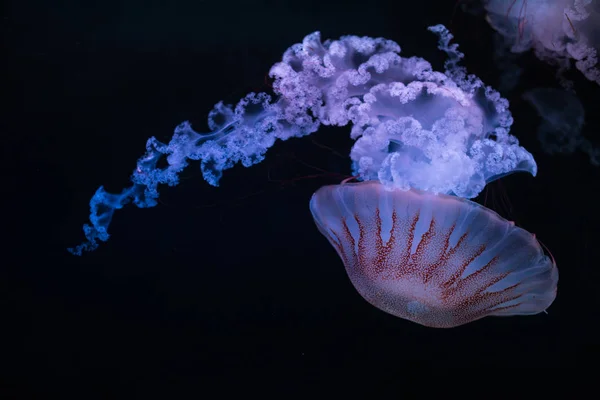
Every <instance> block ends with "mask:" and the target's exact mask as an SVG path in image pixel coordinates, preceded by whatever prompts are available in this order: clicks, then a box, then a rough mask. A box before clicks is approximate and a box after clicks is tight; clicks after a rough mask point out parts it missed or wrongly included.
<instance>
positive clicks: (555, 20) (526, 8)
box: [484, 0, 600, 87]
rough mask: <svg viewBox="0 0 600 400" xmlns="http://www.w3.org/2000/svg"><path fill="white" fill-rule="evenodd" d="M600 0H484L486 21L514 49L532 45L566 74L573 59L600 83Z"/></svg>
mask: <svg viewBox="0 0 600 400" xmlns="http://www.w3.org/2000/svg"><path fill="white" fill-rule="evenodd" d="M599 6H600V3H599V2H598V1H597V0H484V7H485V9H486V11H487V21H488V22H489V24H490V25H491V26H492V27H493V28H494V29H495V30H496V31H497V32H498V33H500V34H501V35H502V36H503V38H504V41H505V44H506V45H507V46H508V47H509V48H510V50H511V51H512V52H514V53H522V52H525V51H528V50H530V49H533V50H534V52H535V54H536V56H537V57H538V58H539V59H540V60H543V61H546V62H548V63H549V64H551V65H556V66H557V67H558V71H557V72H558V75H559V78H560V79H561V83H562V84H563V86H566V87H569V86H570V85H571V84H572V83H571V82H570V81H568V80H566V79H565V78H564V77H563V73H564V71H566V70H567V69H569V68H570V66H571V64H572V63H573V62H574V63H575V67H576V68H577V69H578V70H579V71H581V73H582V74H583V75H584V76H585V77H586V78H587V79H589V80H590V81H592V82H596V83H597V84H600V69H599V68H598V49H599V48H600V29H599V28H598V26H599V25H598V22H600V9H599V8H598V7H599Z"/></svg>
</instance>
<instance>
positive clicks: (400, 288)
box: [310, 181, 558, 328]
mask: <svg viewBox="0 0 600 400" xmlns="http://www.w3.org/2000/svg"><path fill="white" fill-rule="evenodd" d="M310 209H311V212H312V214H313V217H314V219H315V222H316V224H317V227H318V228H319V230H320V231H321V233H323V234H324V235H325V236H326V237H327V239H328V240H329V242H330V243H331V244H332V245H333V247H335V249H336V250H337V252H338V254H339V256H340V257H341V258H342V260H343V262H344V265H345V267H346V271H347V272H348V275H349V277H350V280H351V281H352V284H353V285H354V287H355V288H356V289H357V290H358V292H359V293H360V294H361V295H362V296H363V297H364V298H365V299H366V300H367V301H368V302H369V303H371V304H372V305H374V306H375V307H377V308H379V309H381V310H383V311H385V312H388V313H390V314H392V315H395V316H398V317H400V318H404V319H408V320H410V321H413V322H416V323H419V324H421V325H425V326H429V327H434V328H451V327H455V326H459V325H463V324H466V323H468V322H471V321H475V320H477V319H480V318H483V317H485V316H487V315H496V316H510V315H529V314H537V313H540V312H542V311H544V310H545V309H546V308H548V306H550V304H551V303H552V302H553V301H554V299H555V297H556V289H557V283H558V269H557V268H556V264H555V263H554V261H553V260H551V259H550V258H549V257H547V256H546V255H545V254H544V252H543V250H542V248H541V247H540V245H539V243H538V242H537V240H536V239H535V237H534V235H532V234H531V233H529V232H527V231H525V230H524V229H521V228H518V227H516V226H515V225H514V224H513V223H512V222H509V221H507V220H505V219H503V218H502V217H500V216H499V215H498V214H496V213H495V212H493V211H491V210H489V209H487V208H485V207H483V206H481V205H479V204H477V203H474V202H472V201H469V200H466V199H463V198H460V197H455V196H450V195H445V194H433V193H431V192H426V191H420V190H416V189H410V190H400V189H394V190H388V189H386V188H385V187H384V186H383V185H382V184H381V183H380V182H378V181H365V182H361V183H348V184H341V185H331V186H324V187H322V188H320V189H319V190H317V192H316V193H315V194H314V195H313V197H312V199H311V201H310Z"/></svg>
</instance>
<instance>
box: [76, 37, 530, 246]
mask: <svg viewBox="0 0 600 400" xmlns="http://www.w3.org/2000/svg"><path fill="white" fill-rule="evenodd" d="M430 30H431V31H432V32H434V33H435V34H437V35H438V36H439V39H440V40H439V48H440V49H441V50H443V51H444V52H446V53H447V55H448V58H449V59H448V62H447V63H446V71H444V72H437V71H434V70H433V69H432V67H431V64H429V63H428V62H427V61H426V60H424V59H422V58H419V57H409V58H405V57H402V56H400V46H399V45H398V44H397V43H395V42H393V41H391V40H387V39H383V38H369V37H358V36H343V37H341V38H340V39H339V40H333V41H332V40H326V41H324V42H322V41H321V38H320V34H319V32H315V33H312V34H310V35H308V36H306V37H305V38H304V40H303V41H302V43H298V44H295V45H293V46H291V47H290V48H289V49H288V50H286V51H285V53H284V54H283V57H282V61H281V62H279V63H277V64H275V65H274V66H273V67H272V68H271V70H270V75H271V76H272V77H273V78H274V84H273V88H274V92H275V97H274V98H271V96H269V95H267V94H265V93H258V94H256V93H251V94H249V95H247V96H246V97H245V98H243V99H242V100H240V102H239V103H238V104H237V105H236V106H235V107H232V106H229V105H224V104H223V103H217V105H215V107H214V109H213V110H212V111H211V112H210V113H209V116H208V117H209V118H208V125H209V128H210V132H208V133H199V132H196V131H195V130H194V129H192V127H191V125H190V124H189V123H187V122H184V123H182V124H181V125H179V126H178V127H177V128H176V129H175V132H174V134H173V137H172V139H171V140H170V141H169V143H162V142H160V141H159V140H157V139H155V138H150V139H149V140H148V141H147V143H146V154H145V155H144V156H142V157H141V158H140V159H139V160H138V162H137V166H136V168H135V169H134V172H133V174H132V176H131V181H132V185H131V186H130V187H128V188H125V189H124V190H122V191H121V193H117V194H112V193H108V192H106V191H105V190H104V189H103V188H102V187H100V188H99V189H98V190H97V191H96V193H95V194H94V196H93V197H92V199H91V200H90V224H87V225H85V226H84V233H85V235H86V239H87V240H86V242H84V243H83V244H81V245H79V246H76V247H74V248H71V249H69V251H71V252H72V253H73V254H78V255H80V254H82V252H83V251H88V250H94V249H95V248H96V247H97V246H98V241H106V240H107V239H108V237H109V234H108V227H109V225H110V222H111V220H112V217H113V214H114V212H115V210H117V209H120V208H122V207H123V206H125V205H126V204H128V203H133V204H135V205H136V206H138V207H153V206H155V205H156V204H157V198H158V196H159V185H161V184H163V185H164V184H166V185H170V186H174V185H177V184H178V182H179V173H180V172H181V171H182V170H183V169H184V168H186V167H187V165H188V163H189V161H190V160H192V161H193V160H197V161H199V163H200V168H201V170H202V173H203V176H204V179H205V180H206V181H207V182H208V183H209V184H211V185H213V186H217V185H218V184H219V181H220V179H221V176H222V173H223V171H224V170H226V169H229V168H231V167H232V166H233V165H235V164H236V163H241V164H242V165H244V166H246V167H249V166H251V165H254V164H256V163H259V162H261V161H262V160H263V159H264V157H265V154H266V151H267V150H268V149H269V148H270V147H271V146H273V144H274V143H275V141H276V140H277V139H281V140H286V139H289V138H292V137H302V136H305V135H308V134H310V133H312V132H315V131H316V130H317V129H318V128H319V126H320V125H321V124H323V125H335V126H345V125H352V130H351V136H352V138H353V139H355V140H356V143H355V145H354V147H353V149H352V151H351V154H350V158H351V161H352V168H353V171H354V173H355V174H356V175H357V176H358V178H359V179H360V180H378V181H380V182H382V183H383V184H384V185H385V186H386V187H387V188H390V189H391V188H401V189H404V190H407V189H409V188H416V189H421V190H428V191H431V192H435V193H446V194H454V195H458V196H462V197H469V198H470V197H475V196H476V195H477V194H478V193H479V192H480V191H481V190H482V189H483V187H484V186H485V184H486V183H487V182H489V181H490V180H492V179H494V178H495V177H497V176H501V175H506V174H509V173H512V172H515V171H527V172H529V173H531V174H533V175H535V174H536V171H537V167H536V164H535V161H534V160H533V157H532V156H531V154H529V153H528V152H527V151H526V150H525V149H523V148H522V147H520V146H519V143H518V141H517V139H516V138H515V137H514V136H512V135H510V133H509V130H510V126H511V124H512V116H511V114H510V112H509V110H508V102H507V101H506V100H505V99H503V98H502V97H501V96H500V95H499V93H498V92H496V91H494V90H493V89H492V88H490V87H487V86H485V85H484V84H483V82H481V80H479V79H478V78H477V77H475V76H472V75H467V74H466V71H465V70H464V68H462V67H460V66H459V65H458V61H460V59H461V58H462V56H463V55H462V53H460V52H459V51H458V48H457V45H456V44H450V42H451V39H452V35H451V34H450V33H449V32H448V30H447V29H446V28H444V27H443V26H441V25H438V26H435V27H432V28H430ZM161 157H164V158H165V159H166V161H167V166H165V167H159V166H158V160H159V159H161Z"/></svg>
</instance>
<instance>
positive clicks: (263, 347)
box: [0, 0, 600, 398]
mask: <svg viewBox="0 0 600 400" xmlns="http://www.w3.org/2000/svg"><path fill="white" fill-rule="evenodd" d="M52 3H54V4H51V2H47V1H46V2H35V1H24V2H17V1H12V2H9V3H8V4H7V5H5V8H4V15H3V27H2V29H3V44H4V49H3V52H4V54H6V57H5V58H4V57H3V58H4V60H5V61H6V64H5V67H6V68H8V71H7V74H6V75H5V76H6V77H8V82H6V90H5V91H4V93H5V95H8V103H9V104H10V105H9V106H8V107H6V104H7V103H5V108H4V114H5V117H4V118H3V125H5V127H4V128H3V134H4V135H3V145H2V152H3V153H4V160H5V161H8V164H7V165H8V166H7V167H6V168H5V169H4V171H5V172H7V174H6V176H5V178H4V179H3V185H2V186H3V192H4V193H5V194H6V195H5V196H3V197H4V200H5V201H7V202H6V203H5V206H4V207H3V208H4V218H3V225H4V229H3V232H4V239H3V242H2V243H3V247H5V248H4V254H5V257H6V258H5V259H4V260H5V261H4V262H3V263H2V264H3V265H2V267H1V270H2V277H1V278H2V279H1V280H0V290H1V294H2V298H3V307H5V312H4V313H3V314H4V316H5V319H4V320H5V324H4V327H3V328H2V330H3V331H4V332H8V333H9V338H10V339H7V340H4V342H3V343H2V348H3V349H4V350H3V351H4V353H3V354H4V356H3V357H2V361H1V362H2V364H3V365H4V367H5V368H4V372H3V382H4V383H3V386H2V387H3V388H5V389H8V388H13V389H14V388H18V391H17V392H15V393H18V394H17V395H16V396H17V397H27V396H28V393H34V392H35V393H39V394H48V393H51V392H54V391H58V392H61V391H63V390H68V389H69V388H70V387H71V385H72V384H73V382H89V384H90V386H88V390H89V392H83V393H86V394H85V396H84V397H83V398H91V397H90V396H92V395H93V393H96V394H98V393H113V394H115V393H118V392H119V391H120V389H118V388H119V387H120V386H121V385H124V384H125V385H128V386H134V387H139V388H141V387H147V385H152V386H153V385H155V384H160V385H162V384H165V385H173V387H174V388H181V387H182V386H181V385H182V384H184V383H188V382H192V383H194V382H196V383H200V382H205V381H206V380H208V379H209V377H220V378H222V379H223V380H225V381H228V382H238V381H239V379H241V378H242V377H251V378H256V379H258V382H259V384H260V385H263V384H264V385H265V386H267V385H271V384H273V383H275V382H285V379H291V377H295V378H294V379H295V380H299V382H307V381H308V380H310V379H312V377H313V376H319V375H328V374H333V373H340V372H341V373H343V374H345V373H348V372H354V373H358V374H367V373H377V374H378V375H379V377H380V378H383V379H389V380H390V381H393V380H394V379H397V377H398V376H399V375H401V374H402V373H403V372H402V371H403V370H404V369H406V368H414V367H439V368H454V367H478V368H481V367H503V368H546V367H561V368H573V367H578V366H583V365H584V364H586V363H587V362H589V361H591V360H594V359H596V358H597V356H598V352H599V344H598V341H597V340H596V338H597V337H598V329H597V328H596V325H595V324H596V321H597V319H598V307H599V305H600V302H599V301H598V293H597V284H598V280H599V279H600V273H599V269H598V256H599V255H600V252H599V251H598V245H597V240H598V224H599V222H600V217H599V214H598V209H597V204H598V198H597V193H598V189H599V188H600V183H599V182H600V181H599V178H600V171H599V169H598V168H597V167H593V166H592V165H591V164H590V163H589V161H588V159H587V157H586V156H585V155H583V154H581V153H576V154H573V155H569V156H561V155H553V156H550V155H547V154H544V153H543V152H542V150H541V146H540V144H539V143H538V141H537V138H536V134H535V132H536V129H537V126H538V124H539V122H540V121H539V118H538V117H537V115H536V114H535V111H534V110H533V109H532V108H531V107H530V106H529V105H528V104H526V103H525V102H523V101H522V100H521V98H520V96H521V94H522V93H523V91H524V90H526V89H528V88H533V87H539V86H557V84H556V81H555V79H554V72H553V70H552V68H551V67H549V66H547V65H545V64H543V63H542V62H540V61H538V60H537V59H536V58H535V57H534V56H532V55H530V54H528V55H524V56H523V57H521V59H520V61H519V62H520V65H521V66H523V67H524V68H525V75H524V77H523V80H522V81H521V83H520V84H519V86H518V87H517V88H516V90H514V91H513V92H511V93H507V94H506V96H507V97H508V99H509V100H510V101H511V104H512V107H511V109H512V111H513V115H514V117H515V124H514V129H513V131H512V133H513V134H515V135H516V136H517V137H518V138H519V139H520V140H521V143H522V144H523V145H524V146H525V147H526V148H527V149H528V150H530V151H531V152H532V153H533V154H534V156H535V157H536V160H537V162H538V167H539V173H538V176H537V177H536V178H532V177H531V176H528V175H525V174H523V175H520V174H516V175H512V176H509V177H507V178H504V179H502V180H501V181H499V182H497V183H494V184H491V185H489V186H488V188H487V190H486V191H485V192H484V193H482V195H481V196H480V198H478V201H480V202H482V203H483V202H484V201H485V204H486V205H487V206H488V207H490V208H492V209H494V210H496V211H497V212H499V213H500V214H501V215H503V216H505V217H506V218H509V219H512V220H515V221H516V222H517V224H519V225H520V226H522V227H523V228H525V229H527V230H529V231H531V232H535V233H536V234H537V236H538V237H539V238H540V239H541V240H542V241H543V243H544V244H545V245H546V246H547V247H548V248H549V249H550V250H551V251H552V253H553V255H554V257H555V258H556V260H557V263H558V266H559V270H560V282H559V291H558V297H557V299H556V301H555V302H554V304H553V305H552V306H551V307H550V309H549V310H548V311H549V313H548V314H547V315H546V314H540V315H536V316H530V317H512V318H485V319H483V320H479V321H476V322H474V323H471V324H468V325H464V326H461V327H458V328H454V329H448V330H444V329H442V330H439V329H430V328H425V327H422V326H419V325H417V324H414V323H411V322H408V321H404V320H401V319H398V318H395V317H393V316H390V315H387V314H385V313H383V312H381V311H379V310H377V309H376V308H374V307H372V306H371V305H369V304H368V303H366V302H365V301H364V300H363V299H362V298H361V297H360V296H359V295H358V293H357V292H356V291H355V290H354V288H353V287H352V285H351V283H350V281H349V280H348V278H347V276H346V273H345V271H344V268H343V265H342V263H341V261H340V260H339V258H338V256H337V255H336V253H335V251H334V250H333V248H332V247H331V246H330V245H329V244H328V243H327V241H326V239H325V238H324V237H323V236H322V235H320V234H319V232H318V231H317V229H316V227H315V226H314V223H313V220H312V217H311V214H310V212H309V209H308V201H309V199H310V196H311V194H312V193H313V192H314V191H315V190H316V189H317V188H318V187H320V186H322V185H324V184H328V183H337V182H339V181H340V180H341V179H343V177H344V176H347V175H348V174H349V173H350V166H349V160H348V158H347V154H348V151H349V149H350V147H351V145H352V142H351V140H350V138H349V134H348V133H349V129H348V128H323V129H321V130H320V131H319V132H318V133H315V134H313V135H311V136H310V137H307V138H303V139H292V140H289V141H287V142H279V143H277V144H276V145H275V146H274V148H273V149H271V150H270V152H269V153H268V154H267V159H266V160H265V161H264V162H263V163H261V164H259V165H256V166H254V167H252V168H243V167H241V166H237V167H235V168H234V169H232V170H229V171H226V172H225V174H224V177H223V179H222V181H221V186H220V187H219V188H214V187H211V186H209V185H208V184H207V183H205V182H204V181H203V179H202V176H201V174H200V171H199V168H198V166H197V164H192V165H191V166H190V167H188V168H187V170H186V171H185V172H184V173H183V175H182V177H183V180H182V183H181V184H180V185H179V186H177V187H175V188H165V189H164V190H163V191H162V196H161V204H160V205H159V206H157V207H155V208H152V209H137V208H135V207H132V206H128V207H126V208H125V209H123V210H121V211H118V212H117V213H116V214H115V217H114V219H113V223H112V225H111V226H110V231H109V232H110V233H111V235H112V236H111V239H110V240H109V241H108V242H107V243H104V244H102V245H101V246H100V248H99V249H98V250H97V251H95V252H93V253H87V254H84V256H83V257H75V256H71V255H70V254H68V253H67V251H66V248H67V247H69V246H73V245H76V244H78V243H79V242H80V241H81V240H83V233H82V231H81V225H82V224H83V223H85V222H87V218H88V201H89V199H90V197H91V196H92V194H93V193H94V191H95V190H96V188H97V187H98V186H100V185H104V186H105V187H106V188H107V189H108V190H109V191H112V192H117V191H120V190H121V188H123V187H125V186H128V185H129V181H128V179H129V175H130V173H131V171H132V170H133V168H134V167H135V162H136V160H137V158H138V157H139V156H141V155H142V154H143V152H144V146H145V142H146V140H147V138H148V137H150V136H156V137H157V138H158V139H159V140H162V141H168V139H169V138H170V135H171V133H172V131H173V128H174V127H175V126H176V125H177V124H179V123H180V122H181V121H184V120H190V121H191V122H192V123H193V125H194V127H195V128H197V129H198V130H200V131H206V122H205V121H206V116H207V113H208V112H209V111H210V109H211V108H212V106H213V105H214V104H215V103H216V102H217V101H219V100H223V101H225V102H226V103H234V104H235V103H236V102H237V100H238V99H239V98H241V97H242V96H244V95H245V94H246V93H247V92H250V91H269V90H270V88H269V86H268V83H269V80H268V79H267V73H268V71H269V68H270V66H271V65H272V64H274V63H275V62H277V61H279V59H280V57H281V55H282V53H283V51H284V50H285V49H286V48H287V47H289V46H290V45H292V44H294V43H297V42H300V41H301V40H302V38H303V37H304V36H305V35H306V34H308V33H311V32H313V31H315V30H320V31H321V33H322V37H323V39H325V38H338V37H339V36H341V35H345V34H356V35H368V36H372V37H377V36H383V37H386V38H389V39H392V40H395V41H396V42H398V43H399V44H400V46H401V47H402V49H403V55H406V56H411V55H418V56H421V57H424V58H426V59H427V60H429V61H430V62H432V64H433V65H434V67H435V68H436V69H441V68H442V63H443V61H444V55H443V54H442V53H441V52H440V51H438V50H437V48H436V37H435V36H434V35H432V34H431V33H429V32H428V31H427V30H426V27H427V26H429V25H432V24H437V23H443V24H446V25H447V26H448V27H450V28H451V30H452V32H453V33H454V34H455V36H456V41H457V42H458V43H459V44H460V45H461V49H462V50H463V51H464V52H465V53H466V58H465V61H464V65H466V66H467V67H468V69H469V72H471V73H475V74H476V75H478V76H480V77H482V79H484V81H485V82H486V83H488V84H491V85H492V86H493V85H496V84H497V83H498V80H499V76H500V71H499V70H498V69H497V68H496V67H495V62H494V59H493V57H492V54H493V37H492V30H491V29H490V28H489V26H488V25H487V23H486V22H485V20H484V19H483V17H482V16H479V17H476V16H473V15H470V14H467V13H465V12H463V11H461V9H460V7H459V8H458V9H457V10H456V12H454V11H455V2H454V1H426V0H422V1H417V2H412V1H410V2H409V1H406V2H404V1H369V2H359V1H355V0H351V1H346V2H345V5H341V4H342V3H343V2H334V1H316V0H304V1H289V0H284V1H266V0H262V1H222V2H214V1H194V2H191V1H187V2H184V1H181V2H170V1H145V2H142V1H122V2H119V3H112V2H105V1H102V2H100V1H85V2H83V1H81V2H75V1H62V2H52ZM459 3H460V2H459ZM569 76H570V77H571V78H573V79H574V80H575V84H576V89H577V91H578V95H579V96H580V98H581V100H582V102H583V103H584V105H585V107H586V111H587V113H588V114H587V120H586V126H585V128H584V134H585V135H586V136H587V137H589V138H590V139H592V140H595V141H596V144H597V145H600V142H598V136H597V135H598V131H599V128H600V123H599V121H600V118H599V116H598V114H597V110H598V101H597V100H596V98H597V96H600V87H597V86H595V85H594V84H592V83H590V82H588V81H586V80H585V79H583V78H582V77H580V76H579V75H578V74H575V73H574V74H572V75H569ZM323 171H325V173H324V172H323ZM315 175H316V176H315ZM275 376H277V377H278V378H274V377H275ZM282 376H285V377H287V378H285V379H284V380H282V379H283V378H282ZM297 384H298V385H302V383H297ZM3 390H4V389H3ZM176 397H177V396H175V397H171V398H176Z"/></svg>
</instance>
